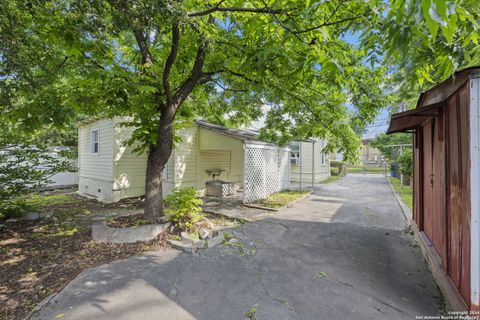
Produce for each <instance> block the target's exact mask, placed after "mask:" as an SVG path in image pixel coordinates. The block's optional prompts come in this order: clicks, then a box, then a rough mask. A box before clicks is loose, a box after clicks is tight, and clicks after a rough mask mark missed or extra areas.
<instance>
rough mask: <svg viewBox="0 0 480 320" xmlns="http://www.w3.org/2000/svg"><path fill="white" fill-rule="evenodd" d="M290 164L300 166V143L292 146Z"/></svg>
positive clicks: (293, 143) (294, 143)
mask: <svg viewBox="0 0 480 320" xmlns="http://www.w3.org/2000/svg"><path fill="white" fill-rule="evenodd" d="M290 163H291V164H294V165H297V166H299V165H300V142H292V143H291V144H290Z"/></svg>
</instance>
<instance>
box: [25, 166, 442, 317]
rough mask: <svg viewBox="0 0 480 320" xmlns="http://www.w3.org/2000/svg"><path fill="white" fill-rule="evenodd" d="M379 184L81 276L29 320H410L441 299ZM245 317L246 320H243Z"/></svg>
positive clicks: (347, 183) (313, 199)
mask: <svg viewBox="0 0 480 320" xmlns="http://www.w3.org/2000/svg"><path fill="white" fill-rule="evenodd" d="M404 227H405V222H404V220H403V216H402V213H401V211H400V207H399V206H398V204H397V203H396V200H395V198H394V196H393V194H392V192H391V191H390V188H389V186H388V184H387V183H386V181H385V179H384V178H383V177H381V176H374V175H349V176H347V177H345V178H344V179H342V180H340V181H338V182H335V183H331V184H327V185H322V186H320V187H319V188H318V189H317V190H316V192H315V193H314V194H313V195H312V196H310V197H309V198H307V199H305V200H303V201H301V202H300V203H299V204H298V205H297V206H296V207H294V208H290V209H288V210H286V211H284V212H282V213H280V214H277V215H275V216H274V217H271V218H268V219H265V220H261V221H257V222H254V223H247V224H244V225H242V226H241V227H239V228H236V229H233V230H231V231H230V233H231V234H232V235H233V236H235V237H238V238H239V239H240V241H239V242H238V243H236V244H233V245H229V246H219V247H216V248H212V249H208V250H204V251H201V252H200V254H199V255H191V254H187V253H179V252H177V251H174V250H169V251H159V252H152V253H148V254H144V255H141V256H138V257H134V258H130V259H127V260H123V261H117V262H114V263H111V264H108V265H104V266H100V267H97V268H93V269H89V270H86V271H84V272H83V273H81V274H80V275H79V276H78V277H77V278H76V279H75V280H73V281H72V282H71V283H70V284H69V285H68V286H67V287H66V288H65V289H64V290H63V291H62V292H60V293H59V294H58V295H57V296H56V297H55V298H54V299H53V300H52V301H51V302H50V303H49V304H48V305H46V306H45V307H44V308H42V309H41V311H40V312H39V314H37V315H36V316H35V317H34V319H54V318H55V317H57V319H59V318H61V319H75V320H77V319H78V320H80V319H81V320H85V319H98V320H102V319H119V320H120V319H135V320H137V319H139V320H140V319H148V320H153V319H166V320H167V319H168V320H170V319H172V320H176V319H205V320H214V319H228V320H235V319H249V318H250V319H257V320H263V319H269V320H270V319H272V320H273V319H274V320H280V319H302V320H308V319H312V320H313V319H316V320H318V319H339V320H340V319H341V320H344V319H382V320H384V319H415V316H417V315H433V314H436V313H437V312H438V308H439V306H440V301H439V300H440V298H439V293H438V291H437V287H436V285H435V283H434V282H433V279H432V277H431V275H430V273H429V272H428V271H427V269H426V267H425V264H424V260H423V258H422V256H421V254H420V251H419V248H418V247H417V246H416V245H415V243H414V241H413V240H412V238H411V237H410V236H409V235H408V234H407V233H405V232H404V231H403V229H404ZM248 317H249V318H248Z"/></svg>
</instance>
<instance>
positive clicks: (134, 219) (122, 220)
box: [107, 213, 150, 228]
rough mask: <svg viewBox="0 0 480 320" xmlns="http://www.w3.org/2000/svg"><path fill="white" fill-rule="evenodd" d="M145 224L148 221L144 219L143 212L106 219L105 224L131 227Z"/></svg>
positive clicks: (116, 226)
mask: <svg viewBox="0 0 480 320" xmlns="http://www.w3.org/2000/svg"><path fill="white" fill-rule="evenodd" d="M146 224H150V222H149V221H147V220H145V217H144V216H143V213H139V214H133V215H129V216H123V217H118V218H114V219H111V220H107V226H109V227H113V228H131V227H138V226H144V225H146Z"/></svg>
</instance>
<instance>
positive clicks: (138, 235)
mask: <svg viewBox="0 0 480 320" xmlns="http://www.w3.org/2000/svg"><path fill="white" fill-rule="evenodd" d="M169 226H170V223H165V224H149V225H144V226H138V227H130V228H113V227H109V226H107V224H106V222H105V221H102V222H99V223H95V224H94V225H92V238H93V240H95V241H97V242H108V243H134V242H137V241H150V240H153V239H155V238H156V237H157V236H158V235H159V234H160V233H162V232H163V231H165V230H166V229H167V228H168V227H169Z"/></svg>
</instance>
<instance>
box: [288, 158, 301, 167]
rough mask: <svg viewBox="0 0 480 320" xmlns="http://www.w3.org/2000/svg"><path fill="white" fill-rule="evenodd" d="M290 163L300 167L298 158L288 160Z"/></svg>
mask: <svg viewBox="0 0 480 320" xmlns="http://www.w3.org/2000/svg"><path fill="white" fill-rule="evenodd" d="M290 163H291V164H294V165H296V166H299V165H300V159H299V158H290Z"/></svg>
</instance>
